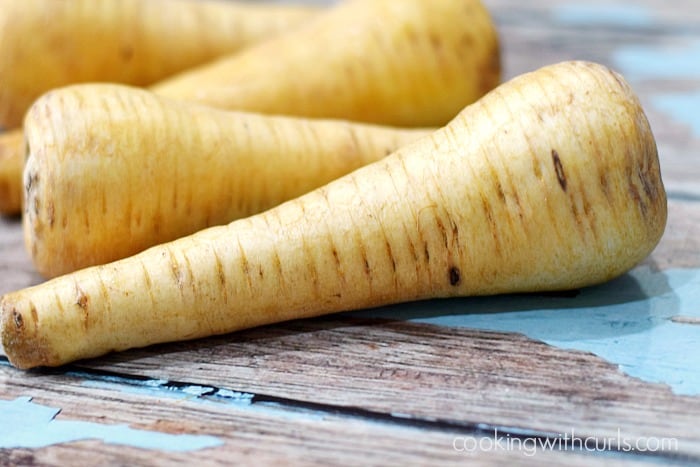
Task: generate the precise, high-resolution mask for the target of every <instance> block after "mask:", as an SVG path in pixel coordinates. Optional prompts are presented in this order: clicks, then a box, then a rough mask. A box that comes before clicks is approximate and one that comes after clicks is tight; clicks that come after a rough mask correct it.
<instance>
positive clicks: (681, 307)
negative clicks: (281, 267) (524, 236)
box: [353, 267, 700, 395]
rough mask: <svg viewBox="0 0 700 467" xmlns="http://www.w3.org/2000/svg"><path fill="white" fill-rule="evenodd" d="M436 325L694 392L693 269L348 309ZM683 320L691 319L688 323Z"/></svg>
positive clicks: (697, 377)
mask: <svg viewBox="0 0 700 467" xmlns="http://www.w3.org/2000/svg"><path fill="white" fill-rule="evenodd" d="M353 315H356V316H357V315H359V316H363V317H382V318H389V319H404V320H410V321H413V322H420V323H431V324H437V325H442V326H452V327H466V328H473V329H482V330H490V331H505V332H518V333H522V334H525V335H526V336H528V337H530V338H532V339H537V340H541V341H543V342H545V343H547V344H550V345H553V346H556V347H560V348H564V349H574V350H581V351H586V352H592V353H594V354H596V355H598V356H600V357H602V358H604V359H605V360H607V361H609V362H612V363H614V364H617V365H618V366H619V368H620V369H621V370H622V371H624V372H625V373H627V374H628V375H630V376H633V377H636V378H640V379H642V380H645V381H650V382H658V383H665V384H668V385H669V386H670V387H671V389H672V390H673V391H674V392H675V393H677V394H687V395H698V394H700V325H698V324H688V323H682V322H677V321H678V320H673V318H674V317H679V316H683V317H686V318H692V319H696V318H697V319H700V269H671V270H666V271H661V272H658V271H652V270H650V269H649V268H644V267H640V268H636V269H634V270H633V271H631V272H630V273H628V274H625V275H623V276H621V277H619V278H617V279H615V280H613V281H610V282H608V283H606V284H602V285H599V286H595V287H589V288H586V289H583V290H581V291H580V293H579V294H578V295H577V296H575V297H563V296H547V295H504V296H495V297H472V298H463V299H448V300H432V301H427V302H420V303H413V304H403V305H398V306H392V307H385V308H379V309H373V310H367V311H362V312H357V313H353ZM692 319H691V321H692Z"/></svg>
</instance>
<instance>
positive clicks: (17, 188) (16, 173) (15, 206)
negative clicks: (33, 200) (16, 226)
mask: <svg viewBox="0 0 700 467" xmlns="http://www.w3.org/2000/svg"><path fill="white" fill-rule="evenodd" d="M23 152H24V135H23V133H22V131H20V130H16V131H7V132H4V133H0V213H3V214H18V213H19V212H20V211H21V208H22V169H23V166H24V156H23Z"/></svg>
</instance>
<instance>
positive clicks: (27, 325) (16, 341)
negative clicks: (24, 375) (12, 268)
mask: <svg viewBox="0 0 700 467" xmlns="http://www.w3.org/2000/svg"><path fill="white" fill-rule="evenodd" d="M36 330H37V316H36V310H33V309H32V308H31V307H28V310H21V308H20V306H18V305H17V304H16V303H13V302H12V301H11V300H10V299H9V298H7V297H4V298H2V300H0V334H1V339H0V342H1V344H0V347H1V350H2V352H1V353H2V354H4V355H5V356H6V357H7V358H8V359H9V360H10V363H11V364H12V365H14V366H16V367H17V368H22V369H26V368H32V367H36V366H41V365H49V364H50V361H51V358H50V356H49V352H47V347H46V345H45V344H44V343H42V342H41V341H40V339H38V338H37V332H36Z"/></svg>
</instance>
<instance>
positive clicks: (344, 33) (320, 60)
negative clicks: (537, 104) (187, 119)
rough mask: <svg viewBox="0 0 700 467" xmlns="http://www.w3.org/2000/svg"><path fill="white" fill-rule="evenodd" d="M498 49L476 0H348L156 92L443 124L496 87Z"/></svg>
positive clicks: (250, 106)
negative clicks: (292, 28)
mask: <svg viewBox="0 0 700 467" xmlns="http://www.w3.org/2000/svg"><path fill="white" fill-rule="evenodd" d="M499 52H500V51H499V44H498V34H497V31H496V29H495V27H494V24H493V22H492V21H491V18H490V16H489V13H488V11H487V9H486V8H485V7H484V5H483V4H482V3H481V2H480V0H400V1H397V0H345V1H341V2H339V3H338V4H337V5H336V6H334V7H333V8H330V9H328V10H327V11H325V12H323V13H321V14H318V15H316V17H314V18H313V19H312V20H310V21H308V22H305V23H304V24H303V25H301V26H300V27H299V28H296V29H294V30H292V31H289V32H288V33H286V34H282V35H279V36H277V37H274V38H271V39H269V40H267V41H263V42H261V43H258V44H255V45H254V46H252V47H250V48H248V49H246V50H244V51H243V52H241V53H240V54H236V55H232V56H230V57H224V58H222V59H220V60H217V61H215V62H214V63H211V64H206V65H203V66H201V67H198V68H195V69H193V70H188V71H185V72H183V73H182V74H180V75H176V76H174V77H172V78H170V79H167V80H165V81H163V82H161V83H158V84H157V85H155V86H154V87H153V88H152V89H153V90H154V91H155V92H156V93H158V94H160V95H163V96H166V97H173V98H177V99H185V100H191V101H194V102H199V103H203V104H207V105H211V106H214V107H221V108H227V109H238V110H249V111H255V112H263V113H282V114H290V115H299V116H306V117H332V118H342V119H348V120H358V121H365V122H372V123H382V124H389V125H398V126H441V125H444V124H446V123H447V122H448V121H449V120H451V119H452V118H453V117H454V116H455V115H457V113H458V112H459V111H460V110H462V108H464V106H465V105H467V104H469V103H471V102H474V101H475V100H476V99H478V98H479V97H481V96H482V95H483V94H485V93H486V92H487V91H489V90H490V89H492V88H493V87H495V86H496V85H498V84H499V82H500V75H501V66H500V53H499Z"/></svg>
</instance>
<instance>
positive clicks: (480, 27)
mask: <svg viewBox="0 0 700 467" xmlns="http://www.w3.org/2000/svg"><path fill="white" fill-rule="evenodd" d="M500 73H501V68H500V51H499V44H498V35H497V31H496V29H495V27H494V25H493V22H492V21H491V19H490V17H489V15H488V11H487V10H486V9H485V8H484V6H483V5H482V4H481V3H480V1H479V0H438V1H426V0H401V1H396V0H347V1H345V2H341V3H340V4H339V5H337V6H336V7H334V8H331V9H329V10H328V11H326V12H323V13H319V14H318V15H317V16H316V18H315V19H314V20H310V21H308V22H307V23H305V24H304V25H301V26H300V27H298V28H296V29H295V30H293V31H289V32H288V33H285V34H282V35H280V36H279V37H278V38H271V39H268V40H266V41H263V42H262V43H260V44H259V45H254V46H251V47H249V48H248V49H246V51H244V52H241V53H238V54H234V55H232V56H230V57H227V58H225V59H222V60H220V61H216V62H214V63H212V64H210V65H204V66H203V67H202V68H197V69H195V70H192V71H190V72H185V73H183V74H182V75H179V76H176V77H174V78H172V79H169V80H166V81H164V82H161V83H158V84H156V85H154V86H152V87H151V88H150V89H151V90H153V91H154V92H156V93H157V94H160V95H163V96H166V97H170V98H173V99H181V100H188V101H192V102H197V103H201V104H206V105H210V106H212V107H217V108H223V109H230V110H247V111H252V112H261V113H272V114H288V115H297V116H307V117H316V118H318V117H321V118H338V119H347V120H356V121H365V122H373V123H379V124H384V125H397V126H442V125H444V124H445V123H447V122H448V121H449V120H450V119H452V118H453V117H454V116H455V115H456V114H457V113H458V112H459V111H460V110H461V109H462V108H463V107H464V106H466V105H467V104H469V103H471V102H473V101H475V100H476V99H478V98H479V97H481V96H482V95H483V94H484V93H486V92H487V91H488V90H490V89H492V88H493V87H494V86H496V85H497V84H499V81H500ZM0 144H2V142H1V141H0ZM6 152H8V153H10V152H12V153H16V154H18V156H17V157H19V154H20V153H21V150H20V148H15V149H9V148H8V149H6ZM4 163H5V164H7V165H10V160H9V159H7V160H6V161H5V162H4ZM13 163H14V162H13ZM0 164H3V162H2V161H0ZM0 175H1V174H0ZM7 183H10V184H12V185H15V186H16V185H17V184H18V183H19V182H18V181H10V182H7ZM15 196H19V195H18V194H15ZM5 206H6V209H5V210H4V211H3V210H2V209H1V208H2V207H1V206H0V212H4V213H7V214H13V213H17V212H19V211H20V209H21V206H20V204H19V203H14V204H11V203H10V202H9V201H7V202H6V203H5Z"/></svg>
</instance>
